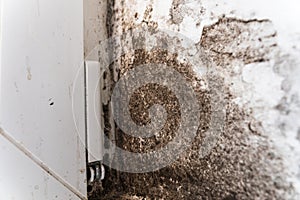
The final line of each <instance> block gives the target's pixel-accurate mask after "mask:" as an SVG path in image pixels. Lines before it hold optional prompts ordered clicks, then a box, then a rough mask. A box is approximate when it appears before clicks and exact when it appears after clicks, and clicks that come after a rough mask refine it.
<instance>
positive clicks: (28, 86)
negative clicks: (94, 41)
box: [0, 0, 86, 200]
mask: <svg viewBox="0 0 300 200" xmlns="http://www.w3.org/2000/svg"><path fill="white" fill-rule="evenodd" d="M2 11H3V12H1V15H2V17H1V27H2V28H1V67H0V69H1V73H0V75H1V76H0V91H1V93H0V97H1V103H0V124H1V126H2V127H3V129H5V131H6V132H7V133H8V134H9V136H10V137H11V138H12V139H13V140H14V141H15V144H21V146H23V147H24V148H26V149H27V150H28V151H29V152H30V153H31V156H33V157H35V158H37V159H38V160H39V161H40V163H42V164H44V165H46V166H48V167H49V168H50V169H51V170H52V171H53V173H55V174H56V175H55V176H54V177H56V178H53V176H51V175H49V174H48V173H46V172H45V171H43V170H42V169H41V168H40V167H39V166H38V165H37V164H36V163H34V162H32V161H31V160H30V159H29V158H28V157H26V156H25V154H24V153H23V152H21V151H20V150H19V149H17V148H16V147H15V146H14V145H13V144H12V143H11V142H8V140H6V139H5V138H4V137H3V136H1V135H0V159H1V160H0V162H1V165H0V199H1V200H8V199H15V200H19V199H20V200H27V199H51V200H52V199H62V200H65V199H79V198H80V196H81V198H84V196H86V183H85V179H86V173H85V164H86V163H85V161H86V160H85V148H84V147H85V144H84V93H83V74H79V77H80V78H79V79H77V88H76V90H75V91H76V93H75V94H74V97H75V101H73V99H74V98H73V94H72V93H73V90H74V86H73V81H74V79H75V76H76V73H77V71H78V69H79V67H80V65H81V64H82V63H83V1H82V0H63V1H62V0H51V1H49V0H26V1H24V0H2ZM72 103H73V104H74V107H76V113H73V111H72ZM73 116H75V119H73ZM74 121H76V124H77V127H75V123H74ZM58 180H59V181H60V182H63V183H65V184H66V185H65V186H64V185H63V184H62V183H60V182H59V181H58ZM68 187H69V189H68ZM70 189H71V190H72V189H73V190H74V191H73V192H72V191H70ZM74 192H75V193H76V194H77V196H76V195H75V194H74Z"/></svg>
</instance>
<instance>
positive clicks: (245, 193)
mask: <svg viewBox="0 0 300 200" xmlns="http://www.w3.org/2000/svg"><path fill="white" fill-rule="evenodd" d="M184 3H185V1H184V0H183V1H175V0H174V1H173V2H172V9H170V13H171V16H170V18H169V19H168V20H170V21H171V23H172V24H180V23H182V21H183V20H184V19H183V18H184V16H183V15H184V14H183V15H181V13H178V12H176V10H180V9H182V8H183V7H184V5H185V4H184ZM181 4H182V5H181ZM149 5H150V6H146V8H145V10H144V11H143V12H141V13H137V12H132V13H126V12H125V11H124V10H122V9H120V10H118V9H110V16H111V18H110V19H111V21H108V23H107V25H108V26H109V28H108V29H109V31H108V32H109V33H108V35H112V34H113V32H114V31H116V32H118V31H120V30H121V32H125V31H126V30H129V29H130V28H133V27H136V26H138V25H142V26H147V27H150V28H151V29H153V30H155V29H157V27H158V26H159V23H158V22H156V21H153V20H152V16H151V13H152V12H153V8H152V7H151V3H149ZM116 7H118V6H116V5H114V8H116ZM180 12H182V13H184V11H180ZM202 13H207V10H206V9H205V8H203V9H201V12H200V15H201V14H202ZM131 14H132V16H131ZM112 16H113V17H112ZM138 16H143V20H142V21H141V22H140V24H138V25H137V23H134V21H130V20H128V19H135V18H137V17H138ZM200 17H201V16H200ZM124 19H125V20H124ZM126 20H128V21H126ZM276 37H277V33H276V30H274V28H273V25H272V22H271V21H270V20H267V19H256V18H253V19H247V20H245V19H240V18H234V17H225V16H223V15H220V16H218V17H217V20H215V22H213V23H211V24H210V25H207V26H204V27H203V32H202V35H200V34H199V38H200V40H199V42H198V43H197V44H196V45H197V47H198V48H201V49H203V51H204V52H205V53H206V54H207V55H208V57H209V59H210V62H211V63H212V64H213V65H214V66H216V68H217V69H218V70H219V71H220V72H221V74H222V75H223V76H222V77H219V78H218V79H216V81H219V82H220V83H221V84H223V85H224V88H225V90H224V97H225V99H226V106H225V108H224V109H225V110H226V118H225V124H224V127H223V131H222V133H221V136H220V137H219V139H218V142H217V144H216V146H215V147H214V148H213V149H212V151H211V152H210V153H209V154H208V155H207V156H205V157H201V156H200V155H199V154H200V153H199V151H200V147H201V145H202V142H203V138H204V136H205V134H206V131H207V130H208V128H209V121H210V117H211V107H210V106H209V105H210V100H211V98H210V91H209V89H201V88H202V87H201V85H202V84H203V81H204V82H205V80H202V79H201V77H199V76H198V75H197V73H196V72H195V69H193V68H192V67H191V66H190V65H189V63H188V62H181V61H179V59H178V55H176V54H172V53H170V52H168V51H164V50H156V51H148V50H145V49H139V50H136V51H134V53H132V54H128V55H124V56H123V57H122V58H120V60H118V61H117V62H118V63H117V64H116V65H117V67H118V68H119V70H118V72H117V74H118V77H122V76H123V75H124V74H125V73H126V72H128V71H129V70H130V69H133V68H134V67H137V66H139V65H142V64H147V63H157V64H159V63H163V64H166V65H168V66H171V67H173V68H174V69H175V70H176V71H178V72H180V73H181V74H182V75H183V76H184V77H185V78H186V79H187V80H188V81H189V82H190V83H194V82H196V84H195V85H194V84H193V85H194V90H195V92H196V94H197V99H198V103H199V104H200V105H202V107H203V109H202V110H201V111H199V112H201V119H200V126H199V127H198V132H197V136H196V138H195V140H194V142H193V144H192V146H191V147H190V148H189V150H188V151H187V152H186V153H185V154H183V155H181V157H180V158H179V159H178V160H176V162H174V163H173V164H172V165H170V166H168V167H165V168H162V169H160V170H158V171H154V172H150V173H143V174H133V173H125V172H119V171H116V170H113V169H108V168H107V169H106V171H107V173H106V178H105V179H104V181H103V182H102V183H101V184H99V185H97V187H95V188H94V190H93V191H92V192H91V193H90V197H89V199H124V200H125V199H132V200H134V199H227V200H229V199H233V200H234V199H286V198H287V197H291V198H293V197H292V196H293V193H294V189H295V188H294V186H293V184H292V183H291V182H290V181H289V180H287V178H286V177H287V176H288V175H287V172H286V171H285V170H284V168H285V166H284V161H283V157H282V155H281V154H280V153H278V150H277V149H276V147H275V145H274V143H273V142H272V141H271V139H270V138H269V133H266V130H265V129H264V127H263V123H262V121H259V120H258V119H257V118H256V117H255V115H254V112H255V109H254V108H253V109H251V108H250V109H249V107H246V106H241V104H240V103H239V102H238V101H237V99H238V97H239V95H240V94H238V93H237V92H236V91H235V90H234V89H232V88H234V86H233V85H234V84H239V82H236V81H235V80H236V79H240V78H241V76H242V71H243V69H244V68H245V66H246V65H247V66H249V65H250V66H251V64H252V65H253V64H260V63H268V62H269V61H270V60H272V59H274V57H275V56H276V55H278V52H279V49H278V45H277V40H276ZM165 42H166V44H170V43H171V41H168V40H166V41H165ZM125 46H126V45H125ZM178 49H180V47H178ZM114 84H115V82H114V81H112V83H111V85H112V88H113V86H114ZM129 87H130V86H129ZM245 93H246V92H245ZM154 103H158V104H160V105H162V106H164V107H165V108H166V110H167V113H168V118H167V122H166V124H165V126H164V128H163V130H162V131H161V133H160V134H159V137H153V138H149V139H147V140H141V139H140V138H134V137H130V136H128V135H126V134H124V133H123V132H122V131H121V130H119V129H118V128H116V137H117V138H118V140H117V141H118V142H117V145H118V146H119V147H122V148H123V149H126V150H129V151H132V152H148V151H150V150H151V149H153V148H159V147H161V146H163V145H165V144H166V143H167V142H169V141H170V140H171V139H172V138H173V137H174V130H176V127H177V126H178V123H179V122H180V116H181V115H180V112H178V106H179V105H178V102H177V101H176V98H175V97H174V94H172V92H171V91H169V90H168V89H167V88H163V87H161V86H158V85H155V84H148V85H145V86H144V87H142V88H140V89H139V90H138V91H136V92H135V93H134V96H133V97H132V98H131V101H130V105H129V109H130V111H131V117H132V119H133V121H135V122H136V123H137V124H139V125H143V124H147V123H149V113H148V109H149V107H150V106H151V105H153V104H154ZM106 114H107V113H106ZM289 195H290V196H289Z"/></svg>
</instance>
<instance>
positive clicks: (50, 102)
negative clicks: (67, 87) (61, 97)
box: [49, 98, 54, 106]
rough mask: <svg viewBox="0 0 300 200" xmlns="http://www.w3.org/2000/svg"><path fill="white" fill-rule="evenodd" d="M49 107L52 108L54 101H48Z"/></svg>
mask: <svg viewBox="0 0 300 200" xmlns="http://www.w3.org/2000/svg"><path fill="white" fill-rule="evenodd" d="M49 106H54V101H52V98H50V99H49Z"/></svg>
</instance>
